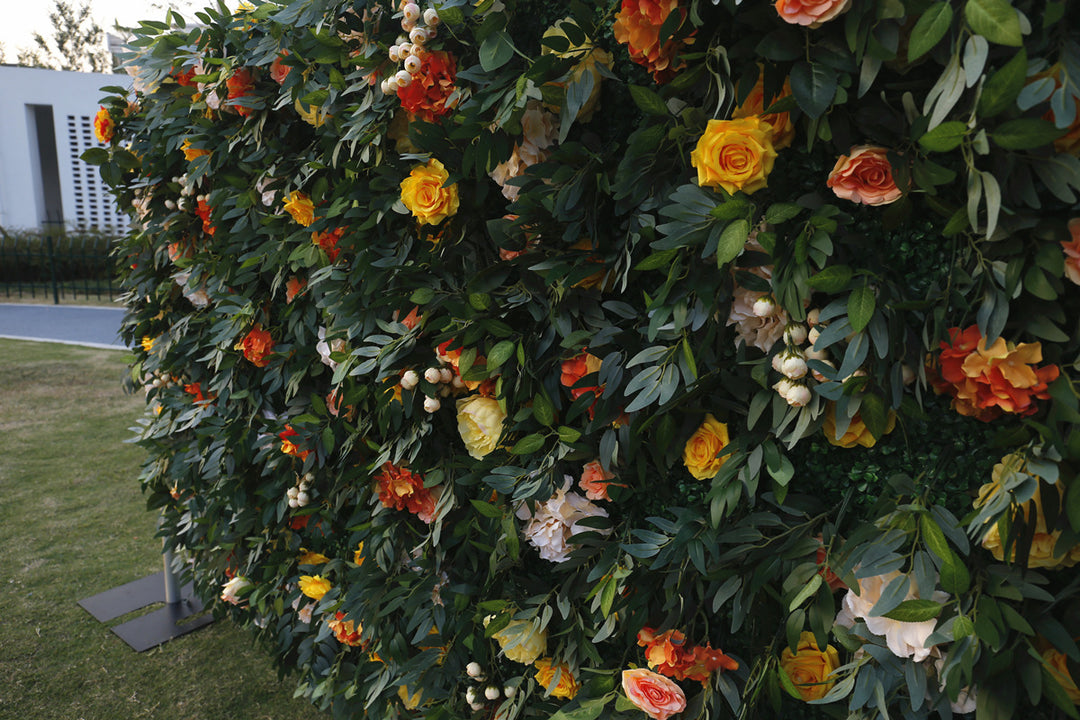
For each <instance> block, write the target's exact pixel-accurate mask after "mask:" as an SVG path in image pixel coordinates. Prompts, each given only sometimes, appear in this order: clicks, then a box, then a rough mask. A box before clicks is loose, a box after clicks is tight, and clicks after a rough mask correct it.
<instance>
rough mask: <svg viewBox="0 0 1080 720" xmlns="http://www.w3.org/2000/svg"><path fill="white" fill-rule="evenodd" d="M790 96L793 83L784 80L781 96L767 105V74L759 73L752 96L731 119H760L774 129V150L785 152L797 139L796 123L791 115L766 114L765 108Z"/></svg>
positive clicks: (784, 113)
mask: <svg viewBox="0 0 1080 720" xmlns="http://www.w3.org/2000/svg"><path fill="white" fill-rule="evenodd" d="M789 95H791V81H790V80H784V87H783V88H781V89H780V94H779V95H774V96H773V97H772V98H771V99H770V100H769V102H768V103H766V102H765V73H764V72H763V71H761V72H759V73H758V79H757V82H756V83H754V87H753V89H751V90H750V94H749V95H747V96H746V99H745V100H743V103H742V105H740V106H739V107H737V108H735V109H734V110H733V111H732V112H731V118H732V119H733V120H737V119H739V118H744V117H760V118H761V119H762V120H764V121H765V122H766V124H768V125H769V127H771V128H772V131H773V137H772V143H773V149H775V150H783V149H784V148H786V147H788V146H789V145H791V141H792V140H794V139H795V123H793V122H791V113H786V112H780V113H766V112H765V108H767V107H769V106H770V105H772V104H773V103H775V102H776V101H777V100H780V99H782V98H786V97H787V96H789Z"/></svg>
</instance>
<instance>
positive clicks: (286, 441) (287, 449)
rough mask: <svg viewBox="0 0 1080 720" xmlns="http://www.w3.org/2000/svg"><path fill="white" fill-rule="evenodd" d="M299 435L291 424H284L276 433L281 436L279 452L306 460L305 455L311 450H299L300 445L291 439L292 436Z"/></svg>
mask: <svg viewBox="0 0 1080 720" xmlns="http://www.w3.org/2000/svg"><path fill="white" fill-rule="evenodd" d="M299 435H300V433H298V432H296V430H294V429H293V427H292V425H286V426H285V429H284V430H282V431H281V432H279V433H278V437H279V438H281V452H283V453H285V454H286V455H293V456H295V457H298V458H300V461H301V462H303V461H304V460H307V456H308V455H310V454H311V451H310V450H301V449H300V446H299V445H297V444H296V443H294V442H293V441H292V439H293V438H294V437H297V436H299Z"/></svg>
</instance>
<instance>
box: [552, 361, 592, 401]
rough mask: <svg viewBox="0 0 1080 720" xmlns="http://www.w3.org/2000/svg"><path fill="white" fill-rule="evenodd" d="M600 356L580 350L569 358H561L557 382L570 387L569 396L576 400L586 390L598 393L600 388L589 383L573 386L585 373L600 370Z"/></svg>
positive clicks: (589, 373)
mask: <svg viewBox="0 0 1080 720" xmlns="http://www.w3.org/2000/svg"><path fill="white" fill-rule="evenodd" d="M601 362H602V361H601V360H600V358H598V357H596V356H595V355H592V354H590V353H587V352H585V351H582V352H581V353H580V354H578V355H575V356H574V357H572V358H570V359H569V360H563V361H562V365H561V367H560V371H561V372H560V374H559V382H560V383H561V384H562V386H563V387H568V388H570V397H572V398H574V399H575V400H577V399H578V398H579V397H581V396H582V395H584V394H585V393H587V392H592V393H596V394H597V395H599V394H600V390H601V388H599V387H596V386H593V385H589V386H588V387H575V386H576V385H577V384H578V382H580V381H581V379H582V378H584V377H585V376H587V375H592V374H593V373H596V372H600V364H601Z"/></svg>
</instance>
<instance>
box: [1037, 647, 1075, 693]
mask: <svg viewBox="0 0 1080 720" xmlns="http://www.w3.org/2000/svg"><path fill="white" fill-rule="evenodd" d="M1042 659H1043V667H1045V668H1046V669H1047V671H1048V672H1049V673H1050V674H1051V675H1053V676H1054V679H1055V680H1057V681H1058V684H1060V685H1061V687H1062V688H1063V689H1064V690H1065V694H1066V695H1068V696H1069V699H1070V700H1072V702H1073V705H1080V688H1077V687H1076V681H1075V680H1073V678H1072V675H1070V674H1069V665H1068V659H1067V658H1066V656H1065V653H1063V652H1058V651H1057V650H1055V649H1054V648H1048V649H1046V650H1044V651H1043V654H1042Z"/></svg>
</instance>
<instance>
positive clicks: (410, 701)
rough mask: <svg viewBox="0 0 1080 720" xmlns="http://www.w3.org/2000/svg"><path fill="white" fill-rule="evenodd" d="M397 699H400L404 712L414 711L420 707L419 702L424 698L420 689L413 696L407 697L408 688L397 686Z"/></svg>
mask: <svg viewBox="0 0 1080 720" xmlns="http://www.w3.org/2000/svg"><path fill="white" fill-rule="evenodd" d="M397 694H398V697H399V698H401V703H402V704H403V705H404V706H405V709H406V710H415V709H416V708H418V707H420V701H421V700H423V698H424V692H423V690H422V689H418V690H417V691H416V693H414V694H413V695H409V688H407V687H406V686H404V685H399V686H398V691H397Z"/></svg>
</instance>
